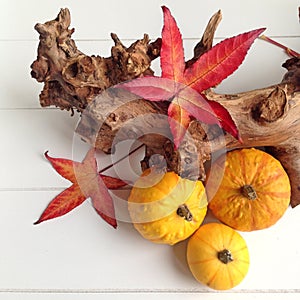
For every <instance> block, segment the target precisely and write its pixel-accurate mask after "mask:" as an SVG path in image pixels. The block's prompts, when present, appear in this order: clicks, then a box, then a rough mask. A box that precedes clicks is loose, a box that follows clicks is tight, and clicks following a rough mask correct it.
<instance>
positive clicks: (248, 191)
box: [241, 184, 257, 200]
mask: <svg viewBox="0 0 300 300" xmlns="http://www.w3.org/2000/svg"><path fill="white" fill-rule="evenodd" d="M241 190H242V194H243V195H244V196H245V197H247V198H248V199H249V200H255V199H256V198H257V194H256V191H255V189H254V188H253V186H252V185H250V184H245V185H244V186H242V188H241Z"/></svg>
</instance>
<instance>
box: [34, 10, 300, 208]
mask: <svg viewBox="0 0 300 300" xmlns="http://www.w3.org/2000/svg"><path fill="white" fill-rule="evenodd" d="M220 19H221V14H220V12H218V13H217V14H215V15H214V16H213V17H212V19H211V20H210V22H209V24H208V26H207V29H206V30H205V32H204V35H203V38H202V40H201V41H200V43H198V45H197V46H196V47H195V51H194V58H193V59H191V60H190V61H188V62H187V64H188V65H190V64H192V63H193V62H194V61H195V59H196V58H198V57H199V56H200V55H202V54H203V53H204V52H205V51H207V50H208V49H209V48H210V47H211V45H212V40H213V36H214V32H215V29H216V27H217V25H218V23H219V21H220ZM69 25H70V13H69V11H68V10H67V9H63V10H61V12H60V13H59V15H58V17H57V18H56V19H55V20H53V21H49V22H46V23H45V24H37V25H36V27H35V28H36V30H37V31H38V32H39V34H40V44H39V47H38V58H37V60H36V61H35V62H33V64H32V73H31V74H32V76H33V77H34V78H36V79H37V80H38V81H39V82H44V89H43V91H42V93H41V95H40V102H41V105H42V106H49V105H55V106H58V107H60V108H61V109H67V110H72V111H73V109H76V110H78V111H80V112H82V118H81V122H80V124H79V126H78V128H77V133H78V134H80V135H81V136H82V137H83V139H84V140H86V141H87V142H89V143H91V144H93V145H95V146H96V148H98V149H101V150H103V151H104V152H106V153H110V152H112V151H113V149H114V145H115V143H117V142H119V141H121V140H124V139H128V138H130V139H138V140H140V141H141V142H143V143H144V144H145V145H146V153H145V158H144V160H143V161H142V167H143V168H146V167H148V166H149V165H152V164H155V165H162V166H166V168H168V169H169V170H174V171H175V172H177V173H179V174H180V175H181V176H183V177H188V178H191V179H198V178H199V179H201V180H204V179H205V174H206V172H205V171H206V169H205V168H206V162H209V160H210V159H211V155H212V153H217V152H218V151H220V150H222V149H223V150H224V148H226V150H231V149H234V148H241V147H265V149H266V151H269V152H270V153H272V154H273V155H274V156H275V157H276V158H278V159H279V160H280V161H281V163H282V164H283V166H284V167H285V169H286V171H287V173H288V175H289V178H290V181H291V186H292V198H291V205H292V206H293V207H294V206H296V205H298V204H299V203H300V181H299V174H300V118H299V115H300V92H299V91H300V79H299V78H300V76H299V73H300V72H299V70H300V62H299V58H292V59H290V60H288V61H287V62H285V64H284V65H283V66H284V67H285V68H286V69H287V71H288V72H287V73H286V75H285V76H284V78H283V81H282V82H281V83H279V84H275V85H273V86H270V87H266V88H263V89H259V90H254V91H249V92H245V93H239V94H234V95H221V94H216V93H214V92H213V91H212V90H208V91H206V94H207V97H208V98H209V99H211V100H215V101H218V102H219V103H221V104H222V105H223V106H224V107H225V108H226V109H227V110H228V111H229V113H230V114H231V116H232V118H233V120H234V121H235V122H236V125H237V127H238V129H239V132H240V135H241V137H242V139H243V141H244V143H243V144H240V143H239V142H238V141H236V140H235V139H234V138H233V137H232V136H231V135H229V134H226V133H223V131H222V130H221V129H220V128H218V127H217V126H208V125H205V124H201V123H199V122H198V121H196V120H192V121H191V123H190V126H189V135H187V137H186V139H185V140H184V141H183V143H182V144H181V146H180V148H179V149H178V150H174V147H173V144H172V142H171V134H170V130H169V126H168V122H167V108H168V103H163V102H161V103H151V102H148V101H145V100H142V99H136V97H134V96H133V95H130V94H128V93H126V92H125V91H122V90H120V89H116V88H114V89H107V88H108V87H111V86H113V85H115V84H117V83H119V82H123V81H125V80H129V79H132V78H136V77H139V76H144V75H146V74H152V70H151V69H150V65H151V61H152V60H153V59H155V58H156V57H157V56H159V53H160V43H161V41H160V39H157V40H156V41H155V42H153V43H150V42H149V38H148V36H147V35H145V36H144V38H143V39H142V40H138V41H137V42H135V43H133V44H132V45H131V46H130V47H129V48H126V47H125V46H124V45H123V44H122V43H121V42H120V41H119V39H118V38H117V36H116V35H112V38H113V40H114V42H115V46H114V47H112V55H111V57H109V58H102V57H99V56H86V55H84V54H83V53H82V52H80V51H79V50H78V49H77V47H76V45H75V42H74V41H73V40H72V39H71V35H72V33H73V31H74V30H73V29H72V30H70V29H68V27H69ZM101 91H105V92H103V93H101V94H100V95H99V96H97V97H96V98H95V96H96V95H98V94H99V92H101ZM94 98H95V100H94ZM92 100H94V101H92Z"/></svg>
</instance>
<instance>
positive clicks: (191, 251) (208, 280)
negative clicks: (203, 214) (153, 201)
mask: <svg viewBox="0 0 300 300" xmlns="http://www.w3.org/2000/svg"><path fill="white" fill-rule="evenodd" d="M187 262H188V265H189V268H190V270H191V272H192V274H193V275H194V277H195V278H196V279H197V280H198V281H199V282H201V283H203V284H205V285H207V286H209V287H210V288H212V289H215V290H228V289H231V288H233V287H234V286H236V285H238V284H239V283H240V282H241V281H242V280H243V279H244V277H245V276H246V274H247V272H248V269H249V263H250V261H249V252H248V248H247V245H246V242H245V240H244V239H243V237H242V236H241V235H240V234H239V233H238V232H236V231H235V230H234V229H232V228H230V227H228V226H226V225H224V224H219V223H208V224H205V225H202V226H201V227H200V228H199V229H198V230H197V231H196V232H195V233H194V234H193V235H192V237H191V238H190V239H189V241H188V246H187Z"/></svg>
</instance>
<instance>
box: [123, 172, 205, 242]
mask: <svg viewBox="0 0 300 300" xmlns="http://www.w3.org/2000/svg"><path fill="white" fill-rule="evenodd" d="M128 210H129V214H130V217H131V220H132V223H133V225H134V227H135V228H136V230H137V231H138V232H139V233H140V234H141V235H142V236H143V237H144V238H145V239H147V240H150V241H152V242H155V243H163V244H169V245H173V244H175V243H178V242H179V241H182V240H184V239H186V238H187V237H189V236H190V235H191V234H193V233H194V231H195V230H196V229H198V228H199V226H200V224H201V223H202V221H203V219H204V217H205V215H206V212H207V199H206V194H205V189H204V186H203V183H202V182H201V181H191V180H188V179H183V178H181V177H180V176H178V175H177V174H176V173H175V172H166V173H157V172H155V171H154V170H153V169H147V170H146V171H145V172H144V173H143V174H142V176H141V177H140V178H139V179H138V180H137V181H136V182H135V184H134V186H133V188H132V190H131V192H130V195H129V198H128Z"/></svg>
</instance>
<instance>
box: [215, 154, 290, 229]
mask: <svg viewBox="0 0 300 300" xmlns="http://www.w3.org/2000/svg"><path fill="white" fill-rule="evenodd" d="M224 159H225V157H224V156H223V157H221V158H219V159H218V160H217V161H216V163H215V164H216V165H217V166H216V167H215V168H214V170H215V171H212V173H211V174H210V176H213V177H212V178H214V176H216V178H217V177H218V176H220V174H222V168H223V166H224ZM218 165H219V170H218ZM290 193H291V190H290V182H289V178H288V175H287V174H286V172H285V170H284V169H283V167H282V165H281V164H280V162H279V161H278V160H276V159H275V158H274V157H272V156H271V155H269V154H268V153H266V152H264V151H261V150H258V149H254V148H251V149H242V150H234V151H232V152H229V153H228V154H227V155H226V161H225V170H224V174H223V178H222V181H221V184H220V186H219V188H218V190H217V192H216V194H215V195H214V196H213V198H212V199H211V200H210V202H209V208H210V209H211V210H212V212H213V214H214V215H215V216H216V217H217V218H218V219H219V220H220V221H222V222H224V223H225V224H227V225H229V226H231V227H233V228H235V229H237V230H241V231H252V230H258V229H263V228H267V227H269V226H271V225H273V224H275V223H276V222H277V221H278V220H279V219H280V218H281V217H282V215H283V214H284V212H285V211H286V209H287V207H288V205H289V203H290Z"/></svg>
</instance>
